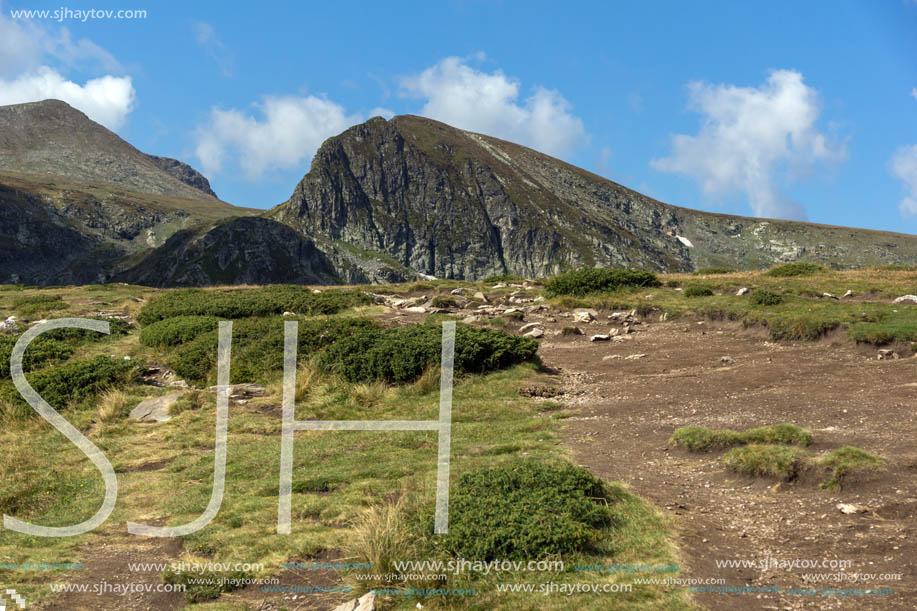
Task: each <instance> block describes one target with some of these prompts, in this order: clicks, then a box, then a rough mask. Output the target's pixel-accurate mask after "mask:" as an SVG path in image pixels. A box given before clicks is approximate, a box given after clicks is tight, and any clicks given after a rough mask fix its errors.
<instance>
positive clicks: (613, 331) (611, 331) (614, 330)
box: [608, 327, 621, 337]
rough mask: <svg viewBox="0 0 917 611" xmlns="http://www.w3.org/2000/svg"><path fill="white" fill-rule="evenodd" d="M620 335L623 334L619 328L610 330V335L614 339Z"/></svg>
mask: <svg viewBox="0 0 917 611" xmlns="http://www.w3.org/2000/svg"><path fill="white" fill-rule="evenodd" d="M619 333H621V329H618V328H617V327H612V328H611V329H609V330H608V335H610V336H612V337H614V336H615V335H618V334H619Z"/></svg>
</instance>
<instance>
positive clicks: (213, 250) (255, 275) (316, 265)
mask: <svg viewBox="0 0 917 611" xmlns="http://www.w3.org/2000/svg"><path fill="white" fill-rule="evenodd" d="M117 279H118V280H119V281H122V282H130V283H133V284H143V285H147V286H205V285H210V284H337V283H339V282H340V278H339V276H338V274H337V272H336V271H335V269H334V266H333V265H332V263H331V261H330V260H329V259H328V257H326V256H325V254H324V253H323V252H321V251H320V250H319V249H318V248H316V247H315V244H314V243H313V242H312V240H310V239H308V238H306V237H304V236H303V235H302V234H301V233H299V232H297V231H295V230H293V229H292V228H290V227H288V226H286V225H283V224H281V223H278V222H276V221H272V220H270V219H264V218H259V217H238V218H231V219H226V220H224V221H220V222H218V223H216V224H215V225H213V226H211V227H206V228H198V229H188V230H182V231H179V232H177V233H175V235H173V236H172V237H171V238H169V239H168V240H167V241H166V243H165V244H163V245H162V246H160V247H159V248H157V249H156V250H154V251H153V252H152V253H151V254H149V255H148V256H146V257H145V258H144V259H143V261H141V262H140V264H138V265H137V266H135V267H133V268H131V269H129V270H127V271H125V272H123V273H121V274H119V275H118V276H117Z"/></svg>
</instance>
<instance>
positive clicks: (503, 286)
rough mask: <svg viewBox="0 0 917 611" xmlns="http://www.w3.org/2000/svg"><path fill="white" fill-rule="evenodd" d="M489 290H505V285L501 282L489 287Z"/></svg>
mask: <svg viewBox="0 0 917 611" xmlns="http://www.w3.org/2000/svg"><path fill="white" fill-rule="evenodd" d="M490 288H492V289H505V288H506V284H504V283H502V282H501V283H499V284H495V285H493V286H492V287H490Z"/></svg>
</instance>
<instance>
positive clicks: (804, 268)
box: [765, 261, 825, 278]
mask: <svg viewBox="0 0 917 611" xmlns="http://www.w3.org/2000/svg"><path fill="white" fill-rule="evenodd" d="M823 271H825V268H824V267H822V266H821V265H817V264H815V263H805V262H802V261H795V262H793V263H784V264H783V265H778V266H777V267H773V268H771V269H769V270H768V271H767V272H766V273H765V275H766V276H773V277H775V278H789V277H791V276H811V275H812V274H817V273H819V272H823Z"/></svg>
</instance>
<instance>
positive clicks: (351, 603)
mask: <svg viewBox="0 0 917 611" xmlns="http://www.w3.org/2000/svg"><path fill="white" fill-rule="evenodd" d="M421 275H423V274H421ZM332 611H376V595H375V594H373V593H372V592H370V593H368V594H364V595H363V596H361V597H360V598H354V599H353V600H348V601H347V602H346V603H344V604H342V605H338V606H337V607H335V608H334V609H333V610H332Z"/></svg>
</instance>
